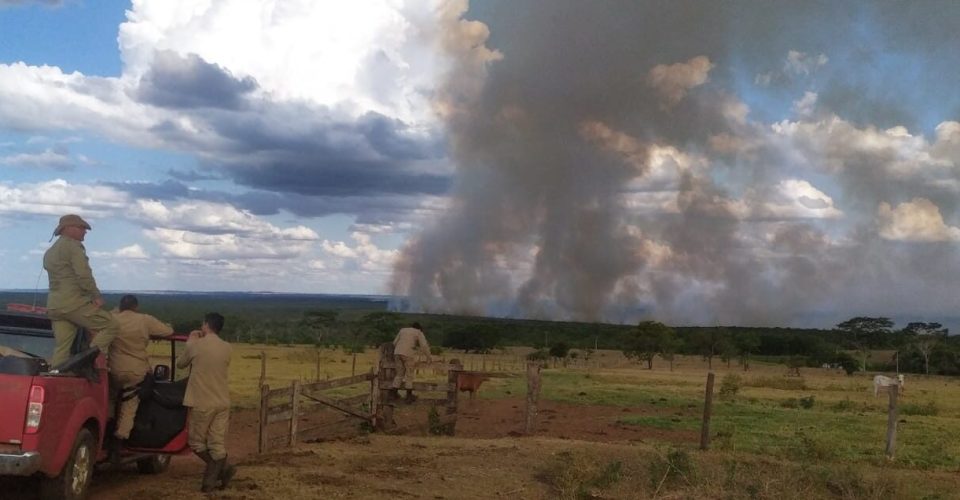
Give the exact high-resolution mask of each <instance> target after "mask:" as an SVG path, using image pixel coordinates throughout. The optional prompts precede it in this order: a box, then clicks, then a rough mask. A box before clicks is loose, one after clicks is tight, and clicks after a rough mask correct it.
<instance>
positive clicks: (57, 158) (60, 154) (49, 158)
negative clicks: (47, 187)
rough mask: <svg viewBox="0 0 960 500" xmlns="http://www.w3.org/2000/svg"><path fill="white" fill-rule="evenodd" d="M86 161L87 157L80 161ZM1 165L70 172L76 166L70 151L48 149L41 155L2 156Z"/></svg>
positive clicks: (0, 158)
mask: <svg viewBox="0 0 960 500" xmlns="http://www.w3.org/2000/svg"><path fill="white" fill-rule="evenodd" d="M84 160H86V158H85V157H84V158H81V159H80V161H84ZM87 161H88V160H87ZM0 165H9V166H14V167H26V168H50V169H54V170H70V169H72V168H73V167H74V166H75V162H74V160H73V159H71V158H70V154H69V152H68V151H66V150H64V149H62V148H58V149H53V148H48V149H45V150H43V151H42V152H40V153H18V154H13V155H8V156H0Z"/></svg>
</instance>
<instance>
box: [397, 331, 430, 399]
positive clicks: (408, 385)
mask: <svg viewBox="0 0 960 500" xmlns="http://www.w3.org/2000/svg"><path fill="white" fill-rule="evenodd" d="M418 350H419V351H420V352H421V353H423V354H425V355H426V358H427V363H429V362H430V361H431V358H430V344H428V343H427V338H426V337H425V336H424V335H423V329H422V328H421V327H420V323H413V324H412V325H410V326H409V327H407V328H401V329H400V331H399V332H397V337H396V338H394V339H393V359H394V363H395V364H396V367H397V376H396V377H394V379H393V391H392V393H393V396H394V397H395V398H398V397H399V392H398V391H399V390H400V389H406V390H407V397H406V402H408V403H413V402H414V401H416V400H417V397H416V396H414V395H413V379H414V375H415V373H414V368H415V366H416V361H417V351H418Z"/></svg>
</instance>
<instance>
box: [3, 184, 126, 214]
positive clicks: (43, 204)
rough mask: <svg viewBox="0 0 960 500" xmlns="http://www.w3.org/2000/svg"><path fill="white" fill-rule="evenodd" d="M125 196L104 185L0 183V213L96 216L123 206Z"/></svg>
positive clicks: (109, 212)
mask: <svg viewBox="0 0 960 500" xmlns="http://www.w3.org/2000/svg"><path fill="white" fill-rule="evenodd" d="M129 202H130V200H129V197H128V196H127V194H126V193H124V192H122V191H118V190H116V189H114V188H112V187H108V186H92V185H84V184H70V183H68V182H67V181H65V180H63V179H56V180H52V181H46V182H39V183H35V184H30V183H25V184H18V185H15V184H11V183H6V182H0V214H3V213H7V214H17V213H22V214H42V215H56V216H58V217H59V216H61V215H63V214H65V213H76V214H79V215H84V216H92V217H99V216H104V215H107V214H111V213H113V212H115V211H116V210H118V209H121V208H123V207H126V206H127V205H128V204H129Z"/></svg>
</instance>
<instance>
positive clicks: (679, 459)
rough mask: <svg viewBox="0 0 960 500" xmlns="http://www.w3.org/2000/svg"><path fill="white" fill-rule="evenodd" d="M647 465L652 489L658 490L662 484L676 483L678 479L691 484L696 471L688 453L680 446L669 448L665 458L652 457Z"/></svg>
mask: <svg viewBox="0 0 960 500" xmlns="http://www.w3.org/2000/svg"><path fill="white" fill-rule="evenodd" d="M648 467H649V471H650V483H651V486H653V489H654V491H659V490H660V489H662V487H663V486H671V485H676V484H677V483H679V482H680V481H684V482H686V483H687V484H689V485H692V484H693V483H694V479H695V477H696V472H697V468H696V464H695V463H694V462H693V459H692V458H690V454H689V453H687V452H686V450H683V449H680V448H674V449H672V450H670V451H669V452H667V456H666V457H665V458H662V457H657V458H654V459H653V460H652V461H651V462H650V465H649V466H648Z"/></svg>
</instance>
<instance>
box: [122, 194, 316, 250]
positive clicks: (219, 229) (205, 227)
mask: <svg viewBox="0 0 960 500" xmlns="http://www.w3.org/2000/svg"><path fill="white" fill-rule="evenodd" d="M131 214H132V215H133V217H135V218H137V219H139V220H141V221H142V222H143V223H145V224H147V225H150V226H160V227H164V228H167V229H182V230H187V231H191V232H197V233H208V234H225V233H232V234H236V235H245V236H254V237H258V238H274V239H279V240H305V241H309V240H317V239H319V236H318V235H317V233H316V232H314V231H313V230H312V229H310V228H308V227H305V226H294V227H289V228H283V229H281V228H278V227H276V226H274V225H272V224H270V223H268V222H266V221H264V220H263V219H261V218H259V217H257V216H255V215H253V214H251V213H250V212H248V211H246V210H240V209H238V208H236V207H234V206H233V205H229V204H226V203H213V202H205V201H185V202H179V203H173V204H165V203H163V202H160V201H156V200H138V201H137V203H136V206H135V207H134V208H132V210H131Z"/></svg>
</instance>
